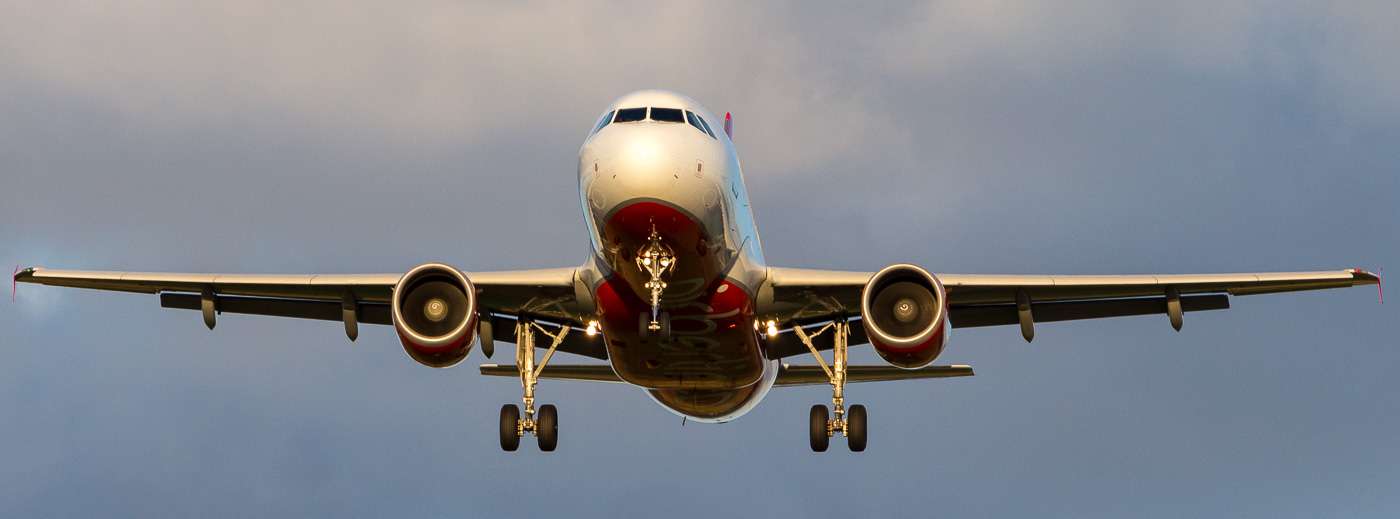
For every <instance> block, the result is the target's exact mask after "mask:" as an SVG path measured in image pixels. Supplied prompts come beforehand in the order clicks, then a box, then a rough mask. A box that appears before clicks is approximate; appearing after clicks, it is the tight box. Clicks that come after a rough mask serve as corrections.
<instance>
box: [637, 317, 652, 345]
mask: <svg viewBox="0 0 1400 519" xmlns="http://www.w3.org/2000/svg"><path fill="white" fill-rule="evenodd" d="M649 340H651V319H648V318H647V313H646V312H642V313H640V314H638V315H637V342H640V343H646V342H647V341H649Z"/></svg>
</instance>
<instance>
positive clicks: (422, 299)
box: [390, 263, 476, 368]
mask: <svg viewBox="0 0 1400 519" xmlns="http://www.w3.org/2000/svg"><path fill="white" fill-rule="evenodd" d="M390 308H391V311H392V312H393V315H394V329H395V330H398V332H399V342H401V343H403V349H404V351H406V352H408V356H409V357H413V360H416V361H418V362H419V363H420V364H423V365H425V366H432V367H434V368H446V367H449V366H452V365H455V364H457V363H458V362H461V361H462V359H465V358H467V354H468V353H471V350H472V344H473V341H474V340H475V338H476V333H475V332H476V288H475V287H473V286H472V282H471V280H469V279H467V276H466V275H464V274H462V271H460V270H457V269H455V268H452V267H450V266H447V265H443V264H441V263H427V264H423V265H419V266H417V267H415V268H414V269H413V270H410V271H408V273H407V274H404V275H403V277H402V278H399V283H398V284H397V285H394V299H393V302H392V303H391V305H390Z"/></svg>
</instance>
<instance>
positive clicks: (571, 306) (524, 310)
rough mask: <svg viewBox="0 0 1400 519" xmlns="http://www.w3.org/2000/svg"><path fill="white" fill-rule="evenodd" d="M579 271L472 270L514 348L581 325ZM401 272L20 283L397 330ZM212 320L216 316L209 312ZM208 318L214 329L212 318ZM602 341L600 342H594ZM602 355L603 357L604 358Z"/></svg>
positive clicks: (26, 279) (595, 349)
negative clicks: (540, 326) (521, 340)
mask: <svg viewBox="0 0 1400 519" xmlns="http://www.w3.org/2000/svg"><path fill="white" fill-rule="evenodd" d="M577 271H578V269H577V268H559V269H542V270H514V271H497V272H474V273H472V272H466V273H464V274H465V275H466V276H467V278H468V279H470V280H471V281H472V285H474V286H475V287H476V291H477V301H478V305H479V307H480V311H481V312H482V313H483V314H491V315H492V322H493V324H494V325H495V326H492V327H491V328H492V329H493V330H495V331H496V332H499V333H496V332H493V333H492V335H493V336H494V338H495V339H496V340H500V341H504V342H514V341H515V335H514V334H513V333H511V330H512V329H513V328H514V324H515V319H516V318H517V317H519V316H522V315H524V316H530V317H532V318H543V319H546V320H549V321H553V322H555V323H556V324H558V325H561V326H571V327H573V326H579V327H581V326H582V323H586V322H587V320H588V316H589V315H591V313H592V309H591V308H585V307H583V306H582V305H580V304H579V301H580V300H584V301H586V300H587V299H586V298H579V297H578V296H577V294H578V292H577V291H578V290H579V289H580V287H581V286H582V285H581V284H580V283H579V282H578V280H577V279H576V276H577ZM402 276H403V275H402V274H349V275H327V274H309V275H296V274H293V275H287V274H181V273H161V272H115V271H90V270H49V269H42V268H28V269H24V270H20V271H19V272H18V273H16V274H15V278H14V279H15V281H16V282H20V283H35V284H41V285H50V286H62V287H73V288H87V289H95V290H115V291H121V292H137V293H146V294H160V304H161V306H162V307H166V308H181V309H189V310H202V309H203V308H204V307H205V306H206V301H207V302H208V306H210V308H212V309H213V311H214V312H218V313H224V312H227V313H242V314H256V315H270V316H278V317H293V318H301V319H318V320H328V321H344V322H345V323H346V333H347V334H348V335H350V336H351V337H352V340H353V338H354V337H355V335H357V332H356V331H355V327H354V325H356V324H358V323H365V324H385V325H389V324H393V323H392V319H391V317H390V311H389V302H390V300H391V298H392V295H393V289H394V285H395V284H397V283H398V282H399V278H401V277H402ZM209 315H212V313H211V314H209ZM209 315H206V320H207V322H208V323H209V324H210V325H211V327H212V320H211V319H212V317H209ZM594 342H597V343H598V344H592V343H594ZM559 349H560V351H565V352H570V353H579V354H582V355H587V356H590V357H596V358H606V353H603V345H602V344H601V342H600V341H590V340H588V339H587V336H586V335H584V334H569V335H568V338H567V339H566V341H565V343H563V344H560V346H559ZM600 355H601V356H600Z"/></svg>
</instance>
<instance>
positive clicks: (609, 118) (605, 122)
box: [593, 110, 617, 133]
mask: <svg viewBox="0 0 1400 519" xmlns="http://www.w3.org/2000/svg"><path fill="white" fill-rule="evenodd" d="M614 113H617V110H613V111H611V112H608V115H604V116H603V119H602V120H601V121H598V126H595V127H593V133H598V130H601V129H603V127H604V126H607V125H608V123H610V122H612V116H613V114H614Z"/></svg>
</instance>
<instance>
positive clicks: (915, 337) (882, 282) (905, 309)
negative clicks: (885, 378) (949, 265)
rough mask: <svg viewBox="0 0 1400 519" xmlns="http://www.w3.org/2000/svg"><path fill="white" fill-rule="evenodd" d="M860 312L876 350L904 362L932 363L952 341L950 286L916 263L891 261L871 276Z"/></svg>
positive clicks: (895, 361)
mask: <svg viewBox="0 0 1400 519" xmlns="http://www.w3.org/2000/svg"><path fill="white" fill-rule="evenodd" d="M860 313H861V316H862V319H861V322H862V323H863V324H864V326H865V335H866V336H867V337H868V338H869V339H870V344H871V345H873V346H874V347H875V352H876V353H879V354H880V357H881V358H883V359H885V362H889V363H890V364H893V365H895V366H899V367H901V368H911V369H912V368H919V367H923V366H926V365H928V363H930V362H933V359H936V358H938V355H939V354H941V353H943V346H944V345H945V344H947V342H948V292H947V291H945V290H944V289H943V283H940V282H939V281H938V278H936V277H934V276H933V274H929V272H928V271H927V270H924V269H922V268H919V267H917V266H914V265H909V264H898V265H890V266H888V267H885V268H883V269H881V270H880V271H879V272H876V273H875V275H874V276H871V277H870V281H868V282H867V283H866V284H865V293H864V294H862V295H861V299H860Z"/></svg>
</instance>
